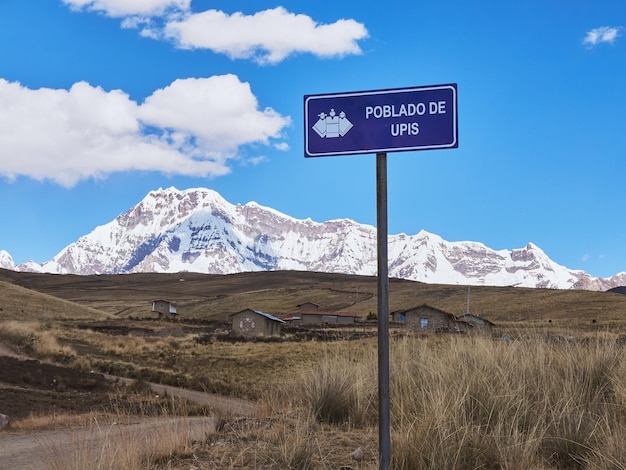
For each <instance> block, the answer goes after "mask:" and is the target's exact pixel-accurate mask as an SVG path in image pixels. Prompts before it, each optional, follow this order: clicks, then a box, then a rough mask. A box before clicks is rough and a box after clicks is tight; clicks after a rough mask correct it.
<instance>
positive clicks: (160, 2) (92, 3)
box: [62, 0, 191, 18]
mask: <svg viewBox="0 0 626 470" xmlns="http://www.w3.org/2000/svg"><path fill="white" fill-rule="evenodd" d="M62 1H63V3H65V4H66V5H69V6H70V8H72V9H74V10H82V9H87V10H92V11H98V12H102V13H104V14H105V15H107V16H111V17H115V18H119V17H124V16H132V15H142V16H161V15H164V14H166V13H167V12H177V11H188V10H189V7H190V4H191V0H62Z"/></svg>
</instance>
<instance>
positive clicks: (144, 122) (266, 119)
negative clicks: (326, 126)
mask: <svg viewBox="0 0 626 470" xmlns="http://www.w3.org/2000/svg"><path fill="white" fill-rule="evenodd" d="M257 108H258V103H257V101H256V98H255V97H254V95H253V94H252V92H251V90H250V87H249V85H248V84H247V83H241V82H240V81H239V79H238V78H237V77H236V76H234V75H226V76H216V77H211V78H199V79H187V80H176V81H175V82H173V83H172V84H171V85H170V86H168V87H166V88H164V89H161V90H157V91H155V92H154V93H153V94H152V95H151V96H150V97H148V98H147V99H146V100H145V101H144V103H142V104H139V103H137V102H135V101H133V100H131V99H130V97H129V96H128V95H127V94H126V93H124V92H123V91H120V90H112V91H105V90H103V89H102V88H100V87H93V86H91V85H90V84H88V83H86V82H79V83H76V84H74V85H73V86H72V87H71V88H70V89H69V90H62V89H49V88H40V89H37V90H32V89H29V88H26V87H23V86H22V85H21V84H19V83H17V82H8V81H6V80H4V79H0V174H2V175H4V176H5V177H8V178H15V177H16V176H18V175H25V176H29V177H32V178H34V179H37V180H44V179H49V180H52V181H55V182H57V183H59V184H61V185H63V186H67V187H71V186H73V185H75V184H76V183H77V182H78V181H80V180H83V179H87V178H100V177H105V176H106V175H108V174H110V173H113V172H121V171H130V170H146V171H159V172H163V173H167V174H180V175H190V176H191V175H193V176H217V175H222V174H225V173H228V172H229V171H230V169H229V166H228V165H229V160H231V159H236V158H238V156H237V154H238V149H239V147H240V146H242V145H246V144H249V143H262V144H268V143H269V140H270V138H278V137H280V133H281V131H282V129H283V128H284V127H285V126H287V125H288V124H289V118H288V117H283V116H281V115H279V114H278V113H276V112H275V111H273V110H272V109H265V110H259V109H257ZM219 133H223V135H224V139H223V140H221V139H219V138H218V134H219Z"/></svg>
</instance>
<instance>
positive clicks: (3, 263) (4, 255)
mask: <svg viewBox="0 0 626 470" xmlns="http://www.w3.org/2000/svg"><path fill="white" fill-rule="evenodd" d="M0 268H2V269H15V263H14V262H13V257H12V256H11V255H10V254H9V253H8V252H6V251H5V250H0Z"/></svg>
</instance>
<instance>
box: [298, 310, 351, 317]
mask: <svg viewBox="0 0 626 470" xmlns="http://www.w3.org/2000/svg"><path fill="white" fill-rule="evenodd" d="M299 314H300V315H323V316H334V317H354V318H359V315H357V314H356V313H350V312H320V311H319V310H316V311H314V312H300V313H299Z"/></svg>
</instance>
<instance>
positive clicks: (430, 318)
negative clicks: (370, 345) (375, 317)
mask: <svg viewBox="0 0 626 470" xmlns="http://www.w3.org/2000/svg"><path fill="white" fill-rule="evenodd" d="M391 319H392V321H394V322H397V323H403V324H404V325H406V327H407V328H408V329H411V330H413V331H438V332H443V331H448V332H458V331H465V330H466V328H468V327H467V325H466V323H465V322H461V323H463V325H461V323H460V322H458V321H457V318H456V317H455V316H454V315H453V314H451V313H448V312H446V311H444V310H441V309H439V308H436V307H431V306H430V305H427V304H423V305H419V306H417V307H413V308H408V309H405V310H397V311H395V312H392V313H391Z"/></svg>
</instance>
